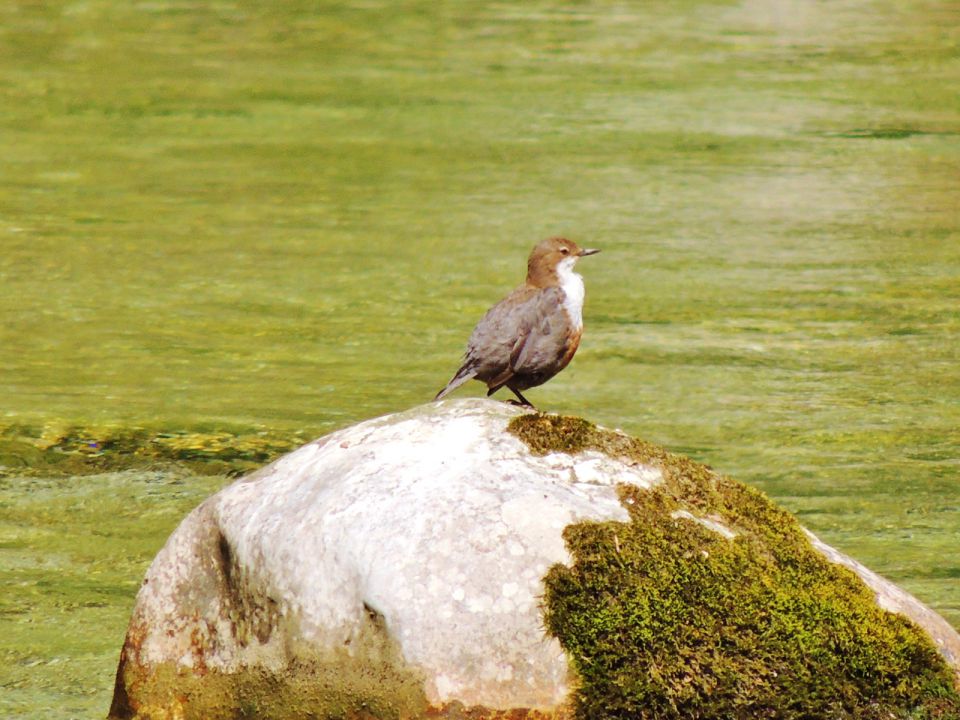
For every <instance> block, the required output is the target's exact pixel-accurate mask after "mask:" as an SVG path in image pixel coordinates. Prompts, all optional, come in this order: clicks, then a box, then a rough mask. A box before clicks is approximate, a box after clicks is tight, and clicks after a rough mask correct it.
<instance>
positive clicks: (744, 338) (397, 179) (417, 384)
mask: <svg viewBox="0 0 960 720" xmlns="http://www.w3.org/2000/svg"><path fill="white" fill-rule="evenodd" d="M958 47H960V6H958V5H957V4H956V3H954V2H947V3H944V2H933V1H932V0H930V1H926V0H919V1H917V2H909V3H904V2H894V1H893V0H836V1H835V2H831V3H812V2H803V1H800V0H797V1H792V2H791V1H789V0H742V1H741V2H725V1H716V2H706V1H697V0H681V1H679V2H677V1H672V2H651V3H616V2H593V3H586V2H571V3H558V2H545V1H543V0H531V1H529V2H524V3H499V2H470V3H468V2H441V3H437V2H434V1H433V0H429V1H428V0H423V1H418V0H413V1H411V2H403V3H391V2H386V1H385V0H371V1H369V2H352V3H351V2H332V1H331V2H316V1H313V2H306V1H305V0H291V1H290V2H284V3H253V2H246V1H245V0H223V1H221V2H196V1H191V0H151V1H150V2H132V3H131V2H119V1H117V0H73V1H64V0H51V1H50V2H43V3H32V2H10V3H5V4H3V5H0V157H2V158H3V162H2V167H0V413H2V414H0V425H2V428H0V430H3V432H5V433H6V434H5V435H4V437H5V438H7V440H8V441H10V438H15V437H21V438H22V437H26V436H30V437H32V438H33V439H34V441H35V442H33V444H34V446H36V447H38V448H39V450H38V452H40V450H43V449H44V448H49V447H54V448H55V449H56V447H58V446H57V445H56V443H57V442H58V439H61V438H63V437H64V436H66V435H69V434H70V433H71V432H72V433H74V434H75V435H77V433H79V436H82V437H84V438H88V439H89V442H86V446H85V449H84V448H80V449H79V450H78V449H76V447H75V448H74V450H73V452H83V453H86V454H87V455H92V456H100V455H102V454H103V453H105V452H107V450H109V448H108V447H107V445H106V444H104V441H103V440H102V438H105V437H113V436H116V435H124V434H125V433H126V434H129V433H134V434H136V433H142V434H143V436H144V437H150V438H158V437H159V438H166V439H167V440H170V439H171V438H172V439H173V440H177V439H178V438H186V439H185V440H184V441H183V443H182V444H185V445H187V446H189V444H190V442H191V440H190V438H195V437H202V438H206V440H203V441H202V442H201V441H198V443H199V446H202V447H209V446H210V443H211V442H214V441H213V440H210V438H211V437H212V438H214V439H215V441H216V442H222V443H225V444H227V445H229V444H230V440H229V439H230V438H237V437H244V438H248V437H254V438H256V437H263V436H266V435H269V436H270V437H274V438H285V439H286V440H287V441H288V442H289V443H290V444H292V445H295V444H297V443H298V442H302V441H303V440H305V439H308V438H311V437H315V436H318V435H320V434H323V433H325V432H328V431H330V430H332V429H335V428H338V427H342V426H344V425H347V424H350V423H352V422H355V421H358V420H362V419H365V418H369V417H372V416H375V415H378V414H383V413H387V412H391V411H396V410H402V409H405V408H408V407H411V406H413V405H416V404H419V403H423V402H427V401H429V400H430V399H431V398H432V397H433V395H434V393H436V391H437V390H438V389H439V388H440V387H442V386H443V384H444V383H445V382H446V381H447V380H448V379H449V376H450V375H451V374H452V373H453V371H454V370H455V369H456V366H457V362H458V360H459V357H460V354H461V352H462V350H463V345H464V342H465V340H466V337H467V336H468V334H469V332H470V330H471V328H472V326H473V324H474V322H475V321H476V320H477V319H478V318H479V316H480V315H481V314H482V313H483V312H484V311H485V310H486V308H487V307H488V306H489V305H490V304H491V303H492V302H493V301H495V300H497V299H499V297H501V296H502V295H503V294H505V293H506V292H507V291H508V290H509V289H510V288H512V287H513V286H514V285H516V284H517V283H519V282H520V281H521V280H522V279H523V273H524V263H525V259H526V255H527V253H528V252H529V249H530V247H531V246H532V245H533V244H534V242H535V241H536V240H538V239H539V238H541V237H544V236H546V235H550V234H566V235H569V236H570V237H572V238H574V239H576V240H578V241H582V243H583V244H585V245H589V246H595V247H599V248H602V250H603V252H602V253H601V254H600V255H597V256H596V257H590V258H587V259H585V260H584V261H583V262H582V263H581V266H580V269H581V271H582V273H583V275H584V277H585V280H586V286H587V306H586V310H585V323H586V330H585V334H584V338H583V343H582V345H581V349H580V352H579V353H578V355H577V357H576V359H575V360H574V362H573V364H572V365H571V366H570V367H569V368H568V369H567V370H566V371H565V372H564V373H563V374H561V375H560V376H558V377H557V378H556V379H555V380H553V381H552V382H550V383H549V384H547V385H545V386H544V387H542V388H539V389H535V390H531V391H530V392H529V393H528V394H527V395H528V397H529V398H530V399H531V400H532V401H533V402H534V403H536V404H538V405H539V406H540V407H541V408H543V409H545V410H549V411H553V412H561V413H569V414H577V415H581V416H584V417H586V418H588V419H590V420H593V421H594V422H597V423H600V424H603V425H607V426H611V427H620V428H622V429H624V430H626V431H628V432H630V433H632V434H635V435H638V436H641V437H643V438H645V439H648V440H651V441H654V442H657V443H660V444H663V445H665V446H667V447H668V448H670V449H672V450H675V451H678V452H683V453H686V454H689V455H691V456H693V457H695V458H697V459H699V460H702V461H704V462H707V463H709V464H710V465H712V466H713V467H715V468H717V469H719V470H721V471H723V472H726V473H728V474H731V475H734V476H735V477H738V478H739V479H741V480H744V481H746V482H749V483H751V484H754V485H756V486H758V487H760V488H762V489H763V490H764V491H766V492H767V493H769V494H770V495H771V496H772V497H774V498H775V499H776V500H777V501H779V502H780V503H782V504H783V505H784V506H786V507H787V508H789V509H791V510H792V511H794V512H796V513H797V514H798V515H799V516H800V518H801V520H802V522H803V523H804V524H805V525H807V526H808V527H809V528H811V529H812V530H813V531H814V532H816V533H817V534H819V535H820V536H822V537H823V539H824V540H826V541H827V542H829V543H831V544H833V545H835V546H837V547H839V548H840V549H842V550H843V551H845V552H847V553H848V554H850V555H853V556H854V557H856V558H857V559H859V560H861V561H862V562H864V563H865V564H867V565H868V566H869V567H871V568H872V569H874V570H876V571H878V572H880V573H882V574H884V575H886V576H887V577H889V578H891V579H893V580H894V581H896V582H898V583H899V584H901V585H902V586H903V587H905V588H906V589H908V590H909V591H911V592H913V593H914V594H916V595H917V596H918V597H920V598H921V599H922V600H924V601H925V602H927V603H928V604H930V605H932V606H933V607H934V608H935V609H937V610H938V611H939V612H940V613H941V614H943V615H944V616H945V617H946V618H948V619H949V620H950V621H951V622H953V623H954V624H955V625H960V553H958V551H957V548H958V547H960V373H958V371H957V367H958V361H960V198H958V187H960V93H958V92H957V83H958V79H960V50H958ZM458 394H460V395H470V394H475V395H478V394H481V388H480V386H479V385H476V386H475V387H472V388H464V389H462V390H460V391H458ZM217 438H219V439H217ZM224 438H227V439H226V440H224ZM171 442H172V440H171ZM244 442H246V441H244ZM155 445H156V443H154V444H153V445H151V447H154V446H155ZM281 445H282V443H281ZM5 447H6V448H7V449H6V450H4V449H3V447H0V457H3V458H4V462H5V463H7V470H6V471H4V474H3V475H2V476H0V584H2V587H3V588H4V591H3V593H2V594H0V717H36V718H60V717H62V718H67V717H78V718H79V717H99V716H102V715H104V714H105V712H106V709H107V706H108V704H109V698H110V694H111V691H112V683H113V672H114V670H115V667H116V659H117V653H118V651H119V648H120V644H121V642H122V637H123V632H124V629H125V625H126V621H127V618H128V615H129V612H130V609H131V606H132V602H133V597H134V593H135V592H136V588H137V586H138V584H139V582H140V579H141V577H142V575H143V572H144V570H145V568H146V565H147V564H148V563H149V561H150V559H151V558H152V557H153V555H154V554H155V553H156V551H157V550H158V549H159V547H160V546H161V545H162V543H163V541H164V539H165V538H166V536H167V535H168V534H169V533H170V531H171V530H172V529H173V528H174V527H175V526H176V524H177V523H178V521H179V520H180V518H182V517H183V515H184V514H185V513H186V512H187V511H188V510H189V509H190V508H192V507H193V506H195V505H196V504H197V503H198V502H199V501H200V500H201V499H202V498H203V497H205V496H206V495H208V494H209V493H211V492H212V491H214V490H215V489H217V488H218V487H220V486H221V485H222V484H223V483H224V482H226V481H227V478H226V477H225V476H223V475H213V476H210V475H204V474H194V473H193V472H188V471H187V470H184V469H171V468H170V467H169V466H166V465H163V466H158V465H156V464H155V463H154V462H153V460H152V459H145V460H144V461H143V462H142V463H138V462H130V463H127V464H125V465H124V467H125V468H126V469H124V470H122V471H115V470H116V468H108V469H110V470H111V471H110V472H105V473H101V474H95V475H89V474H81V475H66V476H64V475H62V474H61V473H53V472H51V473H47V474H46V475H45V474H44V473H43V472H40V471H38V467H37V462H39V460H38V458H39V457H40V455H37V454H34V455H31V454H30V453H27V454H24V453H23V452H22V448H23V447H24V446H23V444H22V443H19V444H18V443H14V442H12V441H10V443H9V444H8V445H7V446H5ZM272 447H274V448H276V447H280V445H276V444H275V445H273V446H272ZM114 452H115V453H116V451H115V450H114ZM198 452H199V451H198ZM4 453H6V454H4ZM107 454H109V453H107ZM131 457H133V456H132V455H131ZM197 457H198V458H199V461H203V459H204V458H205V457H206V456H205V455H204V454H203V452H199V454H198V455H197ZM251 463H252V464H256V463H255V462H253V461H251ZM18 467H19V468H20V469H17V468H18ZM191 467H192V468H193V469H194V470H196V469H197V466H191ZM218 467H219V466H218ZM41 469H42V468H41ZM215 469H216V468H215ZM218 471H219V470H218Z"/></svg>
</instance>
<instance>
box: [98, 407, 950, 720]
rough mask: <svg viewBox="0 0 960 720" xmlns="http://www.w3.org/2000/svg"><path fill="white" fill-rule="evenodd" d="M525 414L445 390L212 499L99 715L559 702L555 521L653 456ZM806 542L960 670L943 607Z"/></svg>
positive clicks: (174, 559) (657, 471)
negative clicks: (593, 444) (553, 604)
mask: <svg viewBox="0 0 960 720" xmlns="http://www.w3.org/2000/svg"><path fill="white" fill-rule="evenodd" d="M523 412H524V411H522V410H519V409H517V408H514V407H511V406H508V405H505V404H502V403H499V402H493V401H488V400H457V401H446V402H442V403H436V404H432V405H427V406H423V407H420V408H416V409H414V410H411V411H409V412H406V413H400V414H397V415H391V416H387V417H383V418H378V419H375V420H371V421H368V422H364V423H360V424H359V425H355V426H353V427H350V428H347V429H344V430H341V431H339V432H336V433H333V434H331V435H328V436H326V437H324V438H321V439H319V440H316V441H314V442H312V443H309V444H307V445H305V446H303V447H302V448H300V449H298V450H296V451H294V452H292V453H290V454H289V455H286V456H284V457H283V458H281V459H280V460H278V461H276V462H275V463H273V464H272V465H270V466H268V467H266V468H263V469H262V470H260V471H258V472H256V473H254V474H252V475H250V476H248V477H245V478H242V479H240V480H238V481H237V482H235V483H233V484H232V485H230V486H229V487H227V488H225V489H224V490H222V491H221V492H219V493H217V494H216V495H214V496H213V497H211V498H209V499H208V500H207V501H205V502H204V503H203V504H202V505H200V506H199V507H198V508H197V509H196V510H194V511H193V512H192V513H191V514H190V515H189V516H188V517H187V518H186V519H185V520H184V521H183V523H182V524H181V525H180V527H179V528H178V529H177V530H176V532H175V533H174V534H173V535H172V536H171V537H170V539H169V540H168V542H167V544H166V545H165V547H164V548H163V549H162V550H161V552H160V553H159V554H158V555H157V557H156V559H155V560H154V562H153V564H152V565H151V567H150V569H149V570H148V572H147V576H146V578H145V580H144V583H143V586H142V587H141V590H140V592H139V594H138V596H137V602H136V607H135V609H134V612H133V616H132V619H131V622H130V627H129V630H128V634H127V638H126V641H125V644H124V648H123V651H122V654H121V661H120V667H119V668H118V672H117V685H116V691H115V695H114V701H113V706H112V708H111V713H110V714H111V717H116V718H128V717H149V718H168V717H169V718H174V717H176V718H180V717H204V718H217V717H246V716H250V717H286V718H292V717H325V716H326V717H351V716H352V717H418V716H437V715H443V716H448V717H460V716H464V715H463V713H464V712H468V713H472V714H471V715H470V716H471V717H492V716H495V715H496V714H497V713H500V712H508V711H509V712H511V713H512V714H511V717H524V716H529V717H534V716H550V717H563V716H566V715H568V714H569V713H570V705H569V702H568V700H569V693H570V688H571V683H575V682H576V679H575V678H572V677H571V676H570V668H569V665H568V661H567V658H566V656H565V653H564V651H563V649H562V648H561V646H560V644H559V643H558V641H557V640H556V639H554V638H552V637H549V636H548V635H547V634H546V632H545V628H544V622H543V615H542V608H541V600H542V596H543V592H544V586H543V578H544V575H545V574H546V573H547V571H548V570H549V569H550V568H551V567H552V566H554V565H555V564H557V563H562V564H565V565H566V564H569V563H570V562H571V557H570V555H569V551H568V549H567V547H566V546H565V543H564V538H563V531H564V529H565V528H566V527H568V526H570V525H571V524H574V523H578V522H582V521H590V520H593V521H608V520H614V521H620V522H626V521H627V520H628V514H627V512H626V510H625V509H624V506H623V504H622V502H621V497H622V496H621V494H620V492H619V490H618V487H621V486H623V485H627V486H631V487H634V488H639V489H641V490H648V489H650V488H653V487H656V486H657V485H658V484H659V483H661V482H662V481H663V469H662V468H661V467H658V466H657V465H656V464H653V463H651V464H645V463H640V462H637V461H636V460H633V459H628V458H625V457H615V456H611V455H607V454H604V453H602V452H598V451H596V450H587V451H583V452H577V453H574V454H567V453H564V452H553V453H547V454H538V453H535V452H532V451H531V449H530V447H528V445H527V444H525V443H524V442H523V441H521V440H520V439H519V438H518V437H517V436H515V435H514V434H511V433H508V432H506V427H507V424H508V422H509V421H510V420H511V419H512V418H514V417H516V416H518V415H522V414H523ZM676 516H677V517H682V518H683V519H684V520H685V521H690V522H696V523H699V524H700V525H702V526H703V527H706V528H708V529H710V530H711V531H713V532H716V533H718V534H719V535H721V536H723V537H727V538H730V537H733V536H734V535H735V533H734V532H733V531H731V530H730V529H728V528H726V527H725V526H724V525H723V524H722V523H721V522H718V521H717V520H716V519H715V518H709V517H698V516H697V515H696V514H695V513H690V512H688V511H686V510H684V511H682V513H679V514H676ZM815 546H816V547H817V548H818V550H820V552H822V553H824V554H826V555H827V556H828V557H829V559H830V560H831V562H839V563H844V564H846V565H847V566H848V567H851V569H853V570H854V571H855V572H857V573H859V574H861V575H863V576H865V577H868V584H870V586H871V587H872V588H873V589H874V591H875V592H877V593H878V594H879V596H880V598H881V602H886V603H887V605H889V606H890V608H891V609H893V610H894V611H896V612H901V613H904V614H905V615H907V616H909V617H911V618H912V619H913V620H914V621H915V622H916V623H918V624H919V625H920V626H921V627H923V628H924V629H925V630H926V631H927V632H928V633H929V634H930V635H931V637H932V638H933V639H934V641H935V642H936V643H937V646H938V648H939V649H940V651H941V653H942V654H943V655H944V657H946V658H947V659H948V660H949V661H950V662H951V663H952V664H953V667H954V668H957V667H958V666H960V662H958V659H960V636H958V635H957V633H956V632H954V631H953V630H952V628H950V627H949V625H947V624H946V623H945V622H944V621H943V620H942V619H940V618H939V617H938V616H936V615H935V614H934V613H932V611H930V610H929V609H928V608H926V607H924V606H923V605H922V604H920V603H919V602H918V601H916V600H915V599H913V598H911V597H910V596H909V595H906V594H905V593H903V592H902V591H900V590H899V589H897V588H895V586H892V585H890V584H889V583H886V581H883V580H882V578H878V577H877V576H876V575H874V574H873V573H870V571H868V570H866V569H865V568H862V566H859V565H858V564H857V563H855V562H854V561H852V560H850V559H849V558H846V557H845V556H843V555H841V554H840V553H838V552H837V551H835V550H833V549H832V548H829V547H827V546H825V545H823V544H822V543H819V541H816V542H815ZM884 597H886V598H888V600H886V601H884V600H883V598H884Z"/></svg>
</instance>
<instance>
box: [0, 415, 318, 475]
mask: <svg viewBox="0 0 960 720" xmlns="http://www.w3.org/2000/svg"><path fill="white" fill-rule="evenodd" d="M303 443H304V438H303V437H300V436H298V435H294V436H287V435H279V434H276V433H271V432H267V431H262V430H255V429H233V428H229V429H222V428H198V429H193V430H188V429H179V430H172V431H167V430H157V429H150V428H143V427H132V428H131V427H113V426H104V427H85V426H77V425H64V424H59V423H55V422H52V423H47V424H46V425H44V426H42V427H34V426H28V425H9V426H6V427H3V426H0V476H3V475H11V474H16V475H48V476H49V475H54V476H58V475H85V474H91V473H100V472H107V471H115V470H126V469H129V468H142V467H145V466H150V465H157V464H175V465H178V466H181V467H185V468H187V469H189V470H190V471H191V472H194V473H196V474H200V475H231V476H235V475H242V474H244V473H247V472H250V471H252V470H255V469H256V468H258V467H261V466H262V465H263V464H265V463H267V462H270V461H271V460H273V459H275V458H277V457H279V456H280V455H282V454H284V453H286V452H289V451H290V450H293V449H294V448H296V447H298V446H300V445H302V444H303Z"/></svg>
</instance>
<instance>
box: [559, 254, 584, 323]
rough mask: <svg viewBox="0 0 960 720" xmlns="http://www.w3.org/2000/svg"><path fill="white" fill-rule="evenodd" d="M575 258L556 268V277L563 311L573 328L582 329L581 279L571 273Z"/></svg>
mask: <svg viewBox="0 0 960 720" xmlns="http://www.w3.org/2000/svg"><path fill="white" fill-rule="evenodd" d="M576 262H577V258H572V257H571V258H567V259H566V260H563V261H561V262H560V264H559V265H558V266H557V277H558V278H560V287H561V288H562V289H563V295H564V298H563V309H564V310H566V311H567V314H568V315H569V316H570V319H571V320H572V321H573V324H574V326H575V327H576V328H577V329H578V330H579V329H581V328H583V295H584V289H583V278H582V277H580V276H579V275H577V274H576V273H575V272H574V271H573V266H574V264H575V263H576Z"/></svg>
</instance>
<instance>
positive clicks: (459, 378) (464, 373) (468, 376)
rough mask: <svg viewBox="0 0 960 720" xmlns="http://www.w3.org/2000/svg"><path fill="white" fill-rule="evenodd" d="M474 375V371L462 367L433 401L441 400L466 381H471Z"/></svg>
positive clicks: (475, 372)
mask: <svg viewBox="0 0 960 720" xmlns="http://www.w3.org/2000/svg"><path fill="white" fill-rule="evenodd" d="M476 374H477V371H476V370H474V369H473V368H470V367H467V366H466V365H464V366H463V367H462V368H460V369H459V370H457V374H456V375H454V376H453V379H452V380H450V382H448V383H447V386H446V387H445V388H444V389H443V390H441V391H440V392H438V393H437V396H436V397H435V398H434V401H436V400H442V399H443V398H444V397H446V396H447V395H448V394H450V393H452V392H453V391H454V390H456V389H457V388H458V387H460V386H461V385H463V384H464V383H465V382H467V381H468V380H473V378H474V377H475V376H476Z"/></svg>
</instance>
